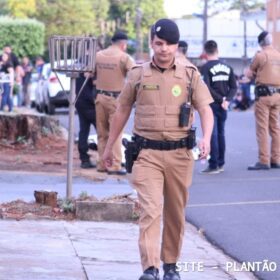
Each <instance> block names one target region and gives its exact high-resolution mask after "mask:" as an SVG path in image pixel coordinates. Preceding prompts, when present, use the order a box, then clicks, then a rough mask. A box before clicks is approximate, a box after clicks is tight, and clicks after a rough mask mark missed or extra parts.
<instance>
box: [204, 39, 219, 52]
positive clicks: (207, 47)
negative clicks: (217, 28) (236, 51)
mask: <svg viewBox="0 0 280 280" xmlns="http://www.w3.org/2000/svg"><path fill="white" fill-rule="evenodd" d="M217 50H218V44H217V42H216V41H214V40H209V41H207V42H206V43H205V44H204V51H205V52H206V54H214V53H216V52H217Z"/></svg>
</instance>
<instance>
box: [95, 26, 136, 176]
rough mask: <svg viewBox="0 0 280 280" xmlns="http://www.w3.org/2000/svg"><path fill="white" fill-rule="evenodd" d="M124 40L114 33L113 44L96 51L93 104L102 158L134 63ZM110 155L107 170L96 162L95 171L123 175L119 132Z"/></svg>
mask: <svg viewBox="0 0 280 280" xmlns="http://www.w3.org/2000/svg"><path fill="white" fill-rule="evenodd" d="M127 39H128V38H127V35H126V34H124V33H122V32H116V33H115V34H114V36H113V37H112V45H111V46H109V47H108V48H107V49H105V50H101V51H99V52H98V53H97V54H96V89H97V98H96V101H95V106H96V116H97V122H96V125H97V137H98V154H99V159H101V157H102V155H103V152H104V149H105V146H106V143H107V141H108V136H109V129H110V127H111V122H112V117H113V115H114V113H115V111H116V107H117V101H116V100H117V97H118V96H119V94H120V92H121V90H122V88H123V86H124V82H125V78H126V74H127V72H128V71H129V70H130V69H131V67H132V66H133V65H134V64H133V61H132V59H131V57H130V56H129V55H128V54H127V53H125V51H126V49H127ZM113 155H114V163H113V165H112V166H111V167H110V168H108V169H106V167H105V166H104V165H103V164H102V162H101V161H99V162H98V166H97V171H99V172H106V171H107V172H108V174H117V175H125V174H126V171H125V170H123V169H122V168H121V161H122V154H121V135H120V136H119V138H118V140H117V141H116V143H115V145H114V149H113Z"/></svg>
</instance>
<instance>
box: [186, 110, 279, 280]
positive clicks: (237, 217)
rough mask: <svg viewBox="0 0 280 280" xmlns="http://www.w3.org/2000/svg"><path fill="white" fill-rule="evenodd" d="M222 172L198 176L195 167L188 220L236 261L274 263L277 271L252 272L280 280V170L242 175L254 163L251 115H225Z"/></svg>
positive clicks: (231, 113)
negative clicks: (225, 150) (224, 147)
mask: <svg viewBox="0 0 280 280" xmlns="http://www.w3.org/2000/svg"><path fill="white" fill-rule="evenodd" d="M226 141H227V152H226V164H225V171H224V173H221V174H216V175H205V174H200V173H199V171H200V170H202V169H203V168H205V166H207V164H205V165H202V164H201V163H200V162H197V163H196V166H195V173H194V180H193V181H194V182H193V185H192V187H191V188H190V200H189V204H188V207H187V210H186V213H187V214H186V217H187V220H188V221H190V222H191V223H193V224H194V225H195V226H197V227H198V228H201V229H203V231H204V233H205V235H206V237H207V238H208V239H209V240H210V241H211V242H212V243H214V244H216V245H217V246H218V247H220V248H222V249H223V250H224V251H225V252H226V253H227V254H229V255H231V256H233V257H234V258H235V259H237V260H239V261H241V262H252V263H253V262H258V261H261V262H263V260H268V261H269V262H272V261H274V262H276V263H277V266H278V269H277V271H276V272H271V271H269V272H267V271H261V270H262V268H263V267H262V266H261V269H260V270H259V271H256V272H255V274H256V276H258V277H259V278H260V279H266V280H279V279H280V234H279V232H280V219H279V217H280V170H268V171H247V166H248V165H249V164H252V163H255V161H256V160H257V144H256V140H255V123H254V115H253V111H248V112H230V113H229V117H228V120H227V123H226Z"/></svg>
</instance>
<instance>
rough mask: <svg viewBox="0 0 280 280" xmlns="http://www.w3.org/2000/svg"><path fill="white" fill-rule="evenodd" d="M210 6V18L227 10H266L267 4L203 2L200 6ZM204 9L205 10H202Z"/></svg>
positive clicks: (236, 0)
mask: <svg viewBox="0 0 280 280" xmlns="http://www.w3.org/2000/svg"><path fill="white" fill-rule="evenodd" d="M206 2H207V4H208V12H209V16H212V15H215V14H218V13H219V12H222V11H225V10H233V9H236V10H241V11H246V12H247V11H252V10H255V9H264V8H265V4H264V1H263V0H247V1H245V0H228V1H223V2H222V1H220V0H201V1H200V5H201V7H203V6H204V5H205V3H206ZM202 9H203V8H202Z"/></svg>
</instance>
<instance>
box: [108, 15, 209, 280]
mask: <svg viewBox="0 0 280 280" xmlns="http://www.w3.org/2000/svg"><path fill="white" fill-rule="evenodd" d="M178 41H179V30H178V27H177V25H176V24H175V23H174V22H173V21H171V20H169V19H160V20H158V21H157V22H156V23H155V24H154V25H153V26H152V29H151V47H152V49H153V51H154V56H153V59H152V61H150V62H147V63H144V64H143V65H140V66H135V67H134V68H133V69H132V70H131V71H130V73H129V76H128V79H127V82H126V85H125V87H124V89H123V90H122V93H121V95H120V97H119V99H118V109H117V111H116V114H115V116H114V119H113V122H112V126H111V130H110V136H109V140H108V142H107V145H106V149H105V152H104V155H103V160H104V163H105V164H106V166H110V165H111V164H112V149H113V145H114V142H115V141H116V139H117V138H118V137H119V135H120V133H121V131H122V129H123V127H124V125H125V123H126V121H127V120H128V118H129V115H130V112H131V109H132V107H133V104H135V105H136V109H135V119H134V130H133V132H134V134H135V143H139V149H141V150H140V153H139V155H138V158H137V160H136V161H135V163H134V166H133V168H132V178H133V179H132V183H133V185H134V188H135V189H136V190H137V193H138V198H139V202H140V204H141V208H142V212H141V217H140V221H139V226H140V236H139V250H140V255H141V262H142V267H143V270H144V273H143V275H142V276H141V277H140V280H154V279H155V280H158V279H159V267H160V259H161V260H162V261H163V263H164V265H163V269H164V278H163V279H164V280H178V279H180V276H179V273H178V272H177V271H176V262H177V261H178V258H179V256H180V252H181V247H182V240H183V236H184V226H185V212H184V210H185V206H186V203H187V199H188V187H189V186H190V184H191V181H192V171H193V157H192V151H191V148H192V146H193V145H192V144H193V142H192V141H191V140H192V139H191V136H190V135H191V131H190V126H191V125H190V124H191V117H190V118H189V120H187V118H188V117H187V115H185V114H182V112H183V111H185V108H186V102H187V100H188V98H190V99H191V101H192V102H191V103H192V105H193V106H194V108H196V109H197V110H198V112H199V114H200V117H201V123H202V130H203V134H204V136H203V138H202V140H201V142H200V144H199V147H200V152H201V158H205V157H206V156H207V155H208V154H209V150H210V137H211V132H212V127H213V114H212V111H211V108H210V106H209V104H210V103H211V102H212V101H213V99H212V98H211V95H210V93H209V91H208V89H207V87H206V85H205V84H204V83H203V81H202V80H201V78H200V75H199V73H198V72H197V70H196V69H195V67H191V66H190V67H187V66H184V65H182V64H179V63H178V62H177V61H176V60H175V53H176V50H177V47H178ZM190 89H191V90H192V94H191V95H190V91H191V90H190ZM181 108H183V110H182V109H181ZM189 115H191V112H190V111H189ZM180 116H183V118H179V117H180ZM179 119H180V120H181V121H184V122H185V124H183V125H181V126H179ZM180 124H181V122H180ZM162 211H163V223H164V225H163V235H162V245H161V249H160V228H161V226H160V224H161V220H162V219H161V217H162Z"/></svg>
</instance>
